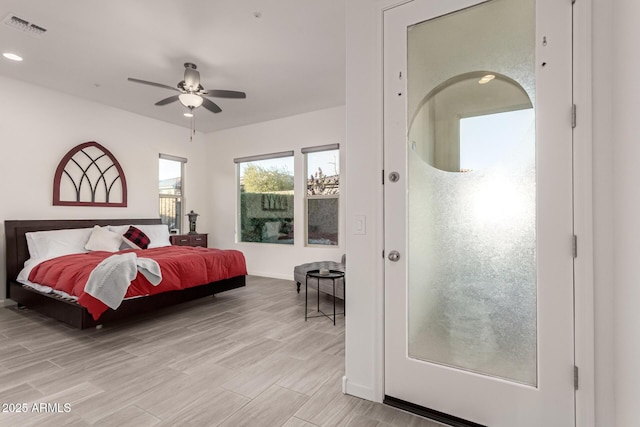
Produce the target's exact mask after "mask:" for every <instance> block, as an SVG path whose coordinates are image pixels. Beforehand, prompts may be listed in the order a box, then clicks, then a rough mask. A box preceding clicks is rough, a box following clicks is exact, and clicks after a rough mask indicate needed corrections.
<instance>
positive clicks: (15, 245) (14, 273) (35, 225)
mask: <svg viewBox="0 0 640 427" xmlns="http://www.w3.org/2000/svg"><path fill="white" fill-rule="evenodd" d="M161 223H162V222H161V221H160V218H142V219H141V218H135V219H49V220H46V219H36V220H17V221H14V220H11V221H5V222H4V233H5V242H6V247H5V251H6V253H5V255H6V261H7V264H6V267H7V283H6V284H7V298H8V297H9V288H10V287H9V282H11V281H14V280H16V277H18V273H19V272H20V270H22V267H23V266H24V262H25V261H26V260H28V259H29V249H28V248H27V238H26V237H25V233H30V232H33V231H45V230H63V229H69V228H90V227H93V226H94V225H100V226H105V225H127V224H161Z"/></svg>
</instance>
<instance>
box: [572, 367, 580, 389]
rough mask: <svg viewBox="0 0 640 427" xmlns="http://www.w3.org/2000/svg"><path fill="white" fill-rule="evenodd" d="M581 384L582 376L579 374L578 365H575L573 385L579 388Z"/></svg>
mask: <svg viewBox="0 0 640 427" xmlns="http://www.w3.org/2000/svg"><path fill="white" fill-rule="evenodd" d="M579 385H580V378H579V375H578V367H577V366H574V367H573V387H574V388H575V389H576V390H578V387H579Z"/></svg>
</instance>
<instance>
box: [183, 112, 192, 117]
mask: <svg viewBox="0 0 640 427" xmlns="http://www.w3.org/2000/svg"><path fill="white" fill-rule="evenodd" d="M184 116H185V117H193V113H184Z"/></svg>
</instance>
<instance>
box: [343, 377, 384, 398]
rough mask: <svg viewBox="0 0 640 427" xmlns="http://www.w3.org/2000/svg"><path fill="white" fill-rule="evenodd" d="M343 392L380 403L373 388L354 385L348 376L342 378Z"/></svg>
mask: <svg viewBox="0 0 640 427" xmlns="http://www.w3.org/2000/svg"><path fill="white" fill-rule="evenodd" d="M342 392H343V393H345V394H348V395H351V396H355V397H359V398H361V399H366V400H370V401H372V402H380V399H379V398H376V395H375V393H374V392H373V389H372V388H370V387H366V386H363V385H361V384H356V383H353V382H351V381H349V379H348V378H347V377H346V376H344V377H342Z"/></svg>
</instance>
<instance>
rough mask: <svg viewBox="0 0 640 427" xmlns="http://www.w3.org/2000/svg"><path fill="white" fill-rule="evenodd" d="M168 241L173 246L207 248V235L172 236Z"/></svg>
mask: <svg viewBox="0 0 640 427" xmlns="http://www.w3.org/2000/svg"><path fill="white" fill-rule="evenodd" d="M169 241H170V242H171V244H172V245H174V246H202V247H203V248H206V247H207V234H172V235H170V236H169Z"/></svg>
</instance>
